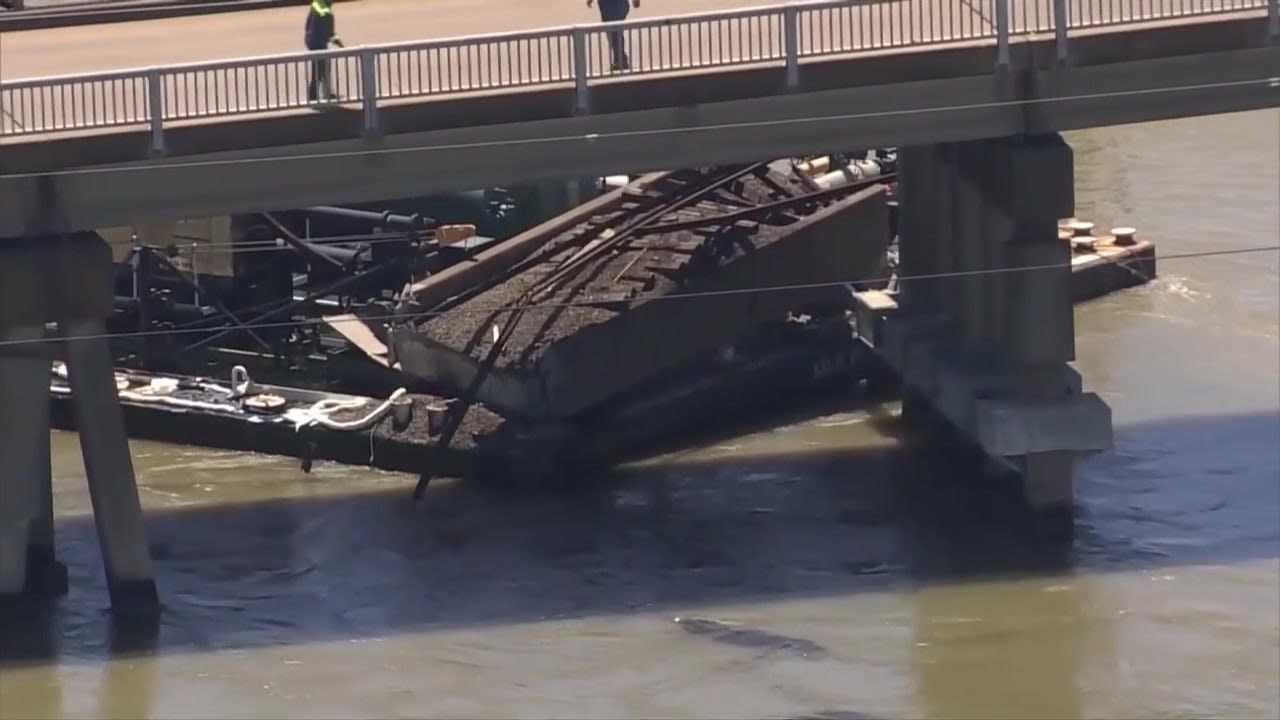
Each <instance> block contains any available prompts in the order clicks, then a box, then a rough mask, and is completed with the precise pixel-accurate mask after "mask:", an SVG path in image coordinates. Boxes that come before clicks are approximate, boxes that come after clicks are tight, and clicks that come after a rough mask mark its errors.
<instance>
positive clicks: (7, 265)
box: [0, 235, 159, 614]
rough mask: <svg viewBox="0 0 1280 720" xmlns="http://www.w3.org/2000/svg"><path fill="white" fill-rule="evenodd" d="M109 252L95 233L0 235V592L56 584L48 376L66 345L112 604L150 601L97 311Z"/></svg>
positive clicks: (132, 607)
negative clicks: (56, 339) (55, 338)
mask: <svg viewBox="0 0 1280 720" xmlns="http://www.w3.org/2000/svg"><path fill="white" fill-rule="evenodd" d="M113 275H114V268H113V267H112V265H111V252H110V249H109V248H108V247H107V245H106V243H104V242H103V241H102V240H101V239H100V238H98V237H97V236H96V235H72V236H58V237H41V238H30V239H26V240H23V241H6V242H5V243H3V244H0V343H2V344H0V399H2V401H0V596H6V597H12V596H32V595H48V594H57V593H60V592H62V591H65V589H66V570H65V568H64V567H63V566H62V565H61V564H59V563H58V561H57V559H56V556H55V552H54V543H53V540H54V538H53V491H52V482H51V474H50V458H49V432H50V427H49V379H50V372H51V368H52V362H53V357H54V354H55V351H56V349H57V346H55V344H54V343H52V342H50V337H49V335H48V331H49V327H50V326H55V327H56V328H57V330H58V333H59V335H60V336H61V343H60V344H61V346H62V349H64V350H65V354H66V360H67V362H66V368H67V377H68V381H69V382H70V384H71V388H72V395H73V399H74V404H75V408H76V416H77V426H78V428H79V430H80V445H81V450H82V453H83V455H84V465H85V475H86V477H87V478H88V483H89V494H90V498H91V501H92V504H93V511H94V520H95V523H96V525H97V529H98V538H99V542H100V544H101V546H102V554H103V562H104V565H105V566H106V574H107V586H108V589H109V591H110V593H111V600H112V607H113V609H114V610H116V611H117V612H125V613H129V614H134V613H138V612H143V613H151V612H154V611H155V610H156V609H158V607H159V603H158V598H157V595H156V589H155V581H154V578H153V575H152V569H151V556H150V551H149V549H148V547H147V542H146V535H145V531H144V528H143V523H142V507H141V503H140V502H139V499H138V489H137V484H136V481H135V478H134V472H133V462H132V459H131V457H130V455H129V445H128V439H127V437H126V435H125V432H124V423H123V417H122V414H121V410H120V403H119V399H118V397H117V392H116V386H115V374H114V372H113V370H112V361H111V353H110V350H109V348H108V346H107V341H106V338H105V333H104V321H105V319H106V317H107V315H108V314H109V313H110V312H111V306H112V279H113Z"/></svg>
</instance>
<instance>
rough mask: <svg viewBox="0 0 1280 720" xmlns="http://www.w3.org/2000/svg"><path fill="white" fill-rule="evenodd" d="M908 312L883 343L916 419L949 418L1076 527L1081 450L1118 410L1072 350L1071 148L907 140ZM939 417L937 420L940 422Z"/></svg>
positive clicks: (902, 170) (1030, 500)
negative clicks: (1062, 231)
mask: <svg viewBox="0 0 1280 720" xmlns="http://www.w3.org/2000/svg"><path fill="white" fill-rule="evenodd" d="M899 157H900V165H899V179H900V187H899V191H900V197H901V203H902V209H903V213H902V216H901V217H902V219H901V226H900V240H901V249H900V252H901V263H902V271H901V272H902V275H903V277H904V280H903V282H902V292H901V296H900V305H901V311H900V312H899V313H898V314H896V315H895V316H894V317H891V318H888V319H886V322H885V323H884V326H883V327H882V329H881V333H882V335H881V338H880V339H879V341H878V343H877V345H878V346H879V349H880V350H881V352H882V354H883V355H884V357H885V358H886V360H888V361H889V363H890V364H891V365H892V366H894V367H895V368H896V369H897V370H898V371H899V372H900V374H901V375H902V379H903V383H904V389H905V392H906V394H907V397H908V398H909V400H908V401H907V402H905V403H904V408H903V412H904V415H906V416H907V417H906V420H907V421H908V422H911V421H914V420H917V419H919V418H918V417H916V416H919V415H922V414H929V415H932V416H934V417H936V418H938V419H941V420H943V421H945V422H944V423H942V425H943V426H945V427H946V431H948V432H958V433H960V434H961V435H962V436H963V437H964V438H965V439H967V440H968V441H969V442H971V443H972V444H973V445H975V446H977V447H979V448H981V449H982V451H983V452H985V454H986V455H987V456H988V457H990V458H992V459H994V460H996V461H997V462H998V463H999V464H1000V465H1002V466H1003V467H1005V468H1006V469H1008V470H1011V471H1014V472H1016V473H1017V474H1018V476H1019V479H1020V482H1021V488H1022V496H1023V499H1024V500H1025V501H1026V503H1027V505H1029V506H1030V508H1031V509H1032V510H1033V511H1034V512H1035V513H1036V515H1037V516H1038V517H1039V518H1041V519H1042V520H1044V521H1045V525H1046V527H1048V528H1050V529H1052V530H1054V531H1055V532H1056V531H1069V530H1070V526H1071V517H1072V512H1071V507H1072V479H1071V478H1072V472H1073V467H1074V464H1075V458H1076V457H1077V455H1078V454H1079V453H1082V452H1090V451H1099V450H1105V449H1107V448H1109V447H1110V446H1111V441H1112V435H1111V411H1110V408H1109V407H1107V405H1106V404H1105V403H1104V402H1103V401H1102V400H1101V398H1099V397H1098V396H1097V395H1096V394H1093V393H1085V392H1083V389H1082V383H1081V378H1080V376H1079V374H1078V373H1077V372H1076V371H1075V370H1074V369H1073V368H1072V367H1071V366H1070V365H1069V364H1068V363H1069V362H1070V361H1072V360H1074V359H1075V327H1074V321H1073V312H1072V293H1071V283H1070V280H1071V251H1070V248H1069V246H1068V245H1067V244H1066V243H1064V242H1062V241H1060V240H1059V239H1058V236H1057V232H1058V231H1057V223H1058V220H1059V219H1060V218H1064V217H1070V216H1072V215H1073V214H1074V205H1075V198H1074V171H1073V170H1074V168H1073V158H1072V151H1071V148H1070V147H1069V146H1068V145H1067V144H1066V143H1065V142H1064V141H1063V140H1062V138H1061V136H1059V135H1056V134H1055V135H1048V136H1038V137H1030V138H1002V139H995V140H980V141H973V142H965V143H947V144H939V145H927V146H917V147H910V148H902V149H901V150H900V156H899ZM934 425H937V424H936V423H935V424H934Z"/></svg>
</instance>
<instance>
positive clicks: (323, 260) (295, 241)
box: [262, 213, 343, 268]
mask: <svg viewBox="0 0 1280 720" xmlns="http://www.w3.org/2000/svg"><path fill="white" fill-rule="evenodd" d="M262 217H263V218H265V219H266V221H267V222H269V223H271V225H272V227H274V228H275V229H276V232H278V233H280V239H281V240H284V241H285V242H286V243H288V244H290V245H292V246H293V248H294V249H295V250H297V251H298V252H300V253H302V254H303V255H306V256H307V257H309V258H311V259H312V260H315V261H317V262H319V263H320V264H321V265H326V264H327V265H331V266H333V267H335V268H342V267H343V265H342V263H341V262H339V261H338V260H335V259H333V258H331V257H329V256H328V255H326V254H324V253H323V252H321V251H320V249H319V248H317V247H315V246H314V245H312V244H311V243H309V242H307V241H306V240H303V239H302V238H300V237H298V236H297V235H294V234H293V233H291V232H289V228H286V227H285V226H284V225H282V224H281V223H280V221H279V220H276V219H275V218H274V217H272V216H271V213H262Z"/></svg>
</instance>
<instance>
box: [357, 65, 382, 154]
mask: <svg viewBox="0 0 1280 720" xmlns="http://www.w3.org/2000/svg"><path fill="white" fill-rule="evenodd" d="M360 99H361V101H362V104H363V107H364V134H365V135H366V136H374V135H377V134H378V53H377V51H376V50H361V51H360Z"/></svg>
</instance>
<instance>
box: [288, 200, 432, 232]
mask: <svg viewBox="0 0 1280 720" xmlns="http://www.w3.org/2000/svg"><path fill="white" fill-rule="evenodd" d="M303 212H309V213H315V214H317V215H332V216H334V217H342V218H347V219H349V220H364V221H366V222H369V223H373V224H375V225H381V226H383V227H390V226H396V227H401V228H404V229H406V230H424V229H426V227H427V223H428V221H430V218H424V217H422V216H421V215H418V214H416V213H415V214H413V215H397V214H395V213H392V212H391V211H390V210H388V211H386V212H380V213H378V212H373V211H371V210H356V209H354V208H344V207H334V206H331V205H315V206H313V207H309V208H303Z"/></svg>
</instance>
